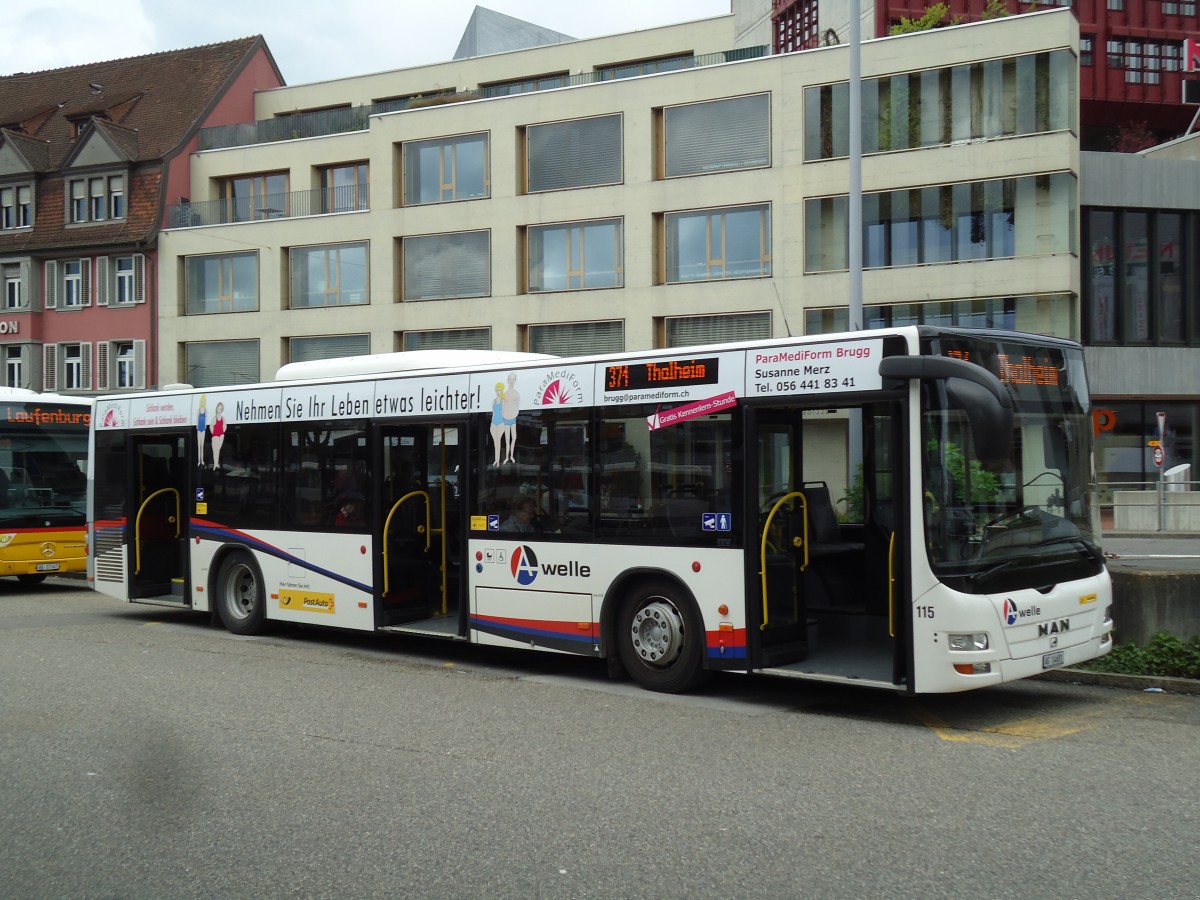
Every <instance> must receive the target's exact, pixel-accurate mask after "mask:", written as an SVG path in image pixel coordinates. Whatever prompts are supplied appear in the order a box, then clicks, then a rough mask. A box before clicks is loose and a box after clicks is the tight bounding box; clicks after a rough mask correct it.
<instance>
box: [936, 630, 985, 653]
mask: <svg viewBox="0 0 1200 900" xmlns="http://www.w3.org/2000/svg"><path fill="white" fill-rule="evenodd" d="M946 637H947V638H948V640H949V642H950V649H951V650H954V651H956V652H962V651H968V650H986V649H987V648H988V636H987V634H986V633H985V632H982V631H980V632H976V633H975V634H949V635H946Z"/></svg>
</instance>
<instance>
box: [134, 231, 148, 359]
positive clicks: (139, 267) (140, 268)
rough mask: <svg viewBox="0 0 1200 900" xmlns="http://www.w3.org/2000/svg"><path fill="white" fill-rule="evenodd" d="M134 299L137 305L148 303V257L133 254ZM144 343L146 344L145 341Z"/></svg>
mask: <svg viewBox="0 0 1200 900" xmlns="http://www.w3.org/2000/svg"><path fill="white" fill-rule="evenodd" d="M133 297H134V302H135V303H145V302H146V255H145V254H144V253H135V254H133ZM143 343H145V342H144V341H143Z"/></svg>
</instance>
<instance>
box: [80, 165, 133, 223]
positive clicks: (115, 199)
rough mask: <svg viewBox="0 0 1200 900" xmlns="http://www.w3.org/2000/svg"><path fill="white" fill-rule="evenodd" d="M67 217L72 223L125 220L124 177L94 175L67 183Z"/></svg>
mask: <svg viewBox="0 0 1200 900" xmlns="http://www.w3.org/2000/svg"><path fill="white" fill-rule="evenodd" d="M68 198H69V201H70V207H69V217H70V220H71V222H72V223H75V224H79V223H83V222H105V221H108V220H109V219H124V218H125V176H124V175H95V176H92V177H90V178H76V179H73V180H72V181H71V182H70V183H69V191H68Z"/></svg>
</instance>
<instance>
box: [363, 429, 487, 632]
mask: <svg viewBox="0 0 1200 900" xmlns="http://www.w3.org/2000/svg"><path fill="white" fill-rule="evenodd" d="M464 433H465V429H464V428H463V427H461V426H460V425H457V424H453V425H445V424H425V423H422V424H408V423H406V424H404V425H383V426H380V427H379V428H378V429H377V435H378V436H377V441H376V442H377V446H378V452H379V454H380V456H379V461H378V464H377V467H376V471H377V472H380V473H381V474H382V476H383V477H382V478H380V479H378V480H377V482H376V484H377V487H376V489H377V490H378V491H379V492H380V498H379V499H380V502H379V503H378V509H379V517H380V518H379V521H378V524H377V527H378V529H379V530H378V535H379V542H378V546H379V547H380V561H379V575H378V578H377V585H378V587H377V596H378V601H379V619H378V623H379V625H380V626H381V627H396V626H407V627H408V628H411V629H413V630H420V631H433V632H434V633H438V634H442V633H447V634H452V635H458V636H460V635H462V634H463V633H464V632H463V628H462V625H461V623H459V621H458V619H459V615H458V614H459V608H460V604H459V598H458V594H459V589H460V587H461V585H460V581H461V579H460V578H459V577H458V576H457V573H458V571H459V566H458V565H457V564H456V560H455V559H454V554H455V552H456V548H457V547H458V546H459V543H460V541H459V539H458V534H457V529H459V528H461V527H462V511H461V508H460V507H461V504H462V494H461V485H460V484H459V482H458V474H459V462H460V457H459V452H460V447H459V436H460V435H462V434H464Z"/></svg>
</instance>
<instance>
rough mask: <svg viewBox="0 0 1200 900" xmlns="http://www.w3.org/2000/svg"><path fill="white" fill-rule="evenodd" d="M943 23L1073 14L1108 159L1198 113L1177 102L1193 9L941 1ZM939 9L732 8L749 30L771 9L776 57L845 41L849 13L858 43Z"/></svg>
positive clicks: (1184, 5) (1096, 130)
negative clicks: (1040, 12) (1132, 139)
mask: <svg viewBox="0 0 1200 900" xmlns="http://www.w3.org/2000/svg"><path fill="white" fill-rule="evenodd" d="M944 2H945V4H946V7H947V8H948V12H947V16H946V20H945V21H946V23H947V24H949V23H950V22H952V21H958V22H978V21H981V20H983V19H985V18H987V17H989V16H992V17H994V16H997V15H1002V14H1012V15H1016V14H1019V13H1026V12H1030V11H1032V10H1035V9H1048V8H1053V7H1059V8H1063V9H1070V10H1071V11H1072V12H1073V13H1074V14H1075V17H1076V18H1077V19H1078V20H1079V31H1080V37H1079V102H1080V123H1081V125H1080V140H1081V143H1082V147H1083V149H1084V150H1097V151H1108V150H1112V149H1114V145H1115V144H1116V142H1117V141H1119V140H1120V138H1121V135H1122V131H1123V130H1125V129H1129V128H1136V130H1138V131H1139V132H1140V131H1142V130H1143V129H1144V130H1145V132H1146V133H1147V134H1151V135H1153V136H1154V139H1155V141H1156V142H1159V143H1161V142H1165V141H1169V140H1172V139H1174V138H1176V137H1179V136H1180V135H1181V134H1183V133H1184V131H1185V130H1186V129H1187V128H1188V125H1189V124H1190V122H1191V119H1192V117H1193V116H1194V115H1195V110H1196V107H1193V106H1186V105H1184V104H1183V103H1181V102H1180V100H1181V97H1182V90H1183V84H1182V83H1183V81H1184V80H1185V79H1187V78H1189V77H1197V76H1188V75H1187V74H1186V73H1185V71H1184V69H1185V65H1184V59H1183V42H1184V39H1185V38H1189V37H1191V38H1197V37H1200V20H1198V19H1197V15H1196V14H1197V4H1196V0H1034V2H1027V0H944ZM932 5H933V0H734V3H733V6H734V8H735V9H739V10H741V11H742V18H743V19H744V20H746V21H761V19H762V10H763V9H764V8H765V7H768V6H769V7H770V16H769V18H770V22H771V34H772V44H773V49H774V51H775V52H776V53H787V52H791V51H793V50H805V49H810V48H813V47H819V46H822V45H823V44H826V43H829V42H831V41H832V42H836V41H839V40H841V41H845V40H846V36H847V30H848V24H847V23H848V22H849V17H850V12H849V11H850V10H851V9H854V8H855V7H858V8H859V10H860V11H861V15H862V27H861V30H862V36H863V38H864V39H866V38H870V37H883V36H884V35H887V34H889V33H890V31H891V28H892V26H894V25H896V24H898V23H899V22H900V21H901V20H902V19H911V20H915V19H920V18H921V17H922V16H923V15H924V14H925V11H926V9H927V8H928V7H930V6H932Z"/></svg>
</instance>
